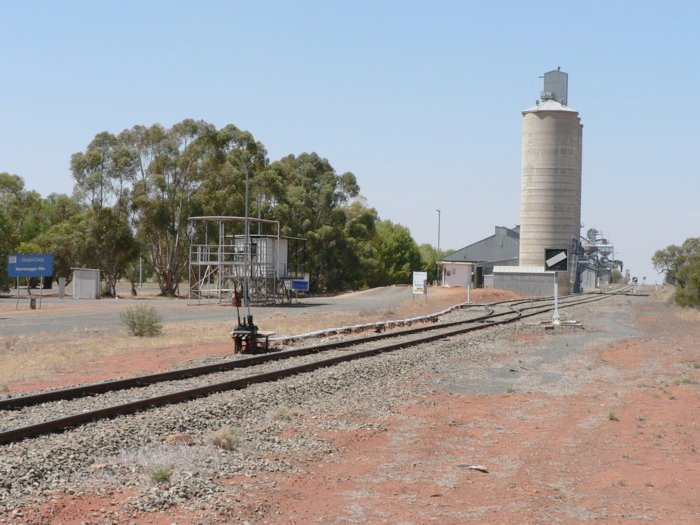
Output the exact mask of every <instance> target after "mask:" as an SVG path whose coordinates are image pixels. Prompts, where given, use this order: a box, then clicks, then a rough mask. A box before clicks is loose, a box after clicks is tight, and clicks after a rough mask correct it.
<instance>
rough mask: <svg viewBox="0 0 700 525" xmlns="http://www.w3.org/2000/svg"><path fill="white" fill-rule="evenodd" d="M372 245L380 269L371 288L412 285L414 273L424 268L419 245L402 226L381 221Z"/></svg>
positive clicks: (371, 283)
mask: <svg viewBox="0 0 700 525" xmlns="http://www.w3.org/2000/svg"><path fill="white" fill-rule="evenodd" d="M372 245H373V247H374V249H375V253H376V257H377V261H378V268H377V272H376V273H375V274H374V276H373V279H372V280H371V281H370V283H369V284H370V286H386V285H389V284H407V283H410V282H411V278H412V275H413V271H414V270H418V269H420V268H421V266H422V262H421V254H420V250H419V248H418V245H417V244H416V242H415V241H414V240H413V237H411V232H410V231H409V230H408V228H406V227H405V226H402V225H401V224H394V223H393V222H391V221H389V220H383V221H379V222H378V223H377V235H376V236H375V237H374V238H373V240H372Z"/></svg>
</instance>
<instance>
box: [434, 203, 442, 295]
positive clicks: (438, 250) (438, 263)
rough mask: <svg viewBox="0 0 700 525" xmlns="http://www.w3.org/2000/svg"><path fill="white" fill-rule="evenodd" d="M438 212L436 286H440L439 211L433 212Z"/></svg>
mask: <svg viewBox="0 0 700 525" xmlns="http://www.w3.org/2000/svg"><path fill="white" fill-rule="evenodd" d="M435 211H437V212H438V245H437V272H438V276H437V277H438V284H442V274H441V272H440V214H441V212H440V210H435Z"/></svg>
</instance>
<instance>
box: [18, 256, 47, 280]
mask: <svg viewBox="0 0 700 525" xmlns="http://www.w3.org/2000/svg"><path fill="white" fill-rule="evenodd" d="M7 275H8V276H9V277H49V276H51V275H53V255H52V254H50V253H23V254H17V255H8V256H7Z"/></svg>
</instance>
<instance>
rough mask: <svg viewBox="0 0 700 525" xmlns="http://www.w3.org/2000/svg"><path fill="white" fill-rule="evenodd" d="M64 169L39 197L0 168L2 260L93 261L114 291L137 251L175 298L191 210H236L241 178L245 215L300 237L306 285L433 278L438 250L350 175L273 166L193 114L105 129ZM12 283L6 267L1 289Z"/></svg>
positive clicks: (301, 162) (240, 210) (300, 162)
mask: <svg viewBox="0 0 700 525" xmlns="http://www.w3.org/2000/svg"><path fill="white" fill-rule="evenodd" d="M70 168H71V172H72V175H73V179H74V182H75V185H74V188H73V193H72V195H64V194H51V195H49V196H48V197H45V198H43V197H42V196H41V195H40V194H39V193H38V192H36V191H34V190H29V189H27V188H25V184H24V180H23V179H22V178H21V177H20V176H18V175H12V174H9V173H0V255H2V256H3V260H4V261H6V260H7V259H6V255H7V254H10V253H52V254H53V255H54V278H58V277H66V278H70V276H71V275H70V273H71V272H70V269H71V268H72V267H91V268H100V269H101V270H102V273H103V276H104V279H105V287H106V289H107V291H108V292H109V293H112V294H114V293H115V286H116V283H117V281H118V280H119V279H121V278H124V277H126V278H129V279H130V280H131V281H132V282H134V279H135V277H134V275H137V274H135V272H136V271H137V267H138V263H139V259H140V258H141V259H142V260H143V261H144V262H145V263H146V264H147V267H148V268H150V270H151V272H152V275H153V278H154V279H155V281H156V282H157V283H158V285H159V287H160V291H161V293H162V294H163V295H166V296H175V295H178V293H179V291H180V290H179V288H178V287H179V283H180V282H182V281H183V280H184V279H186V276H187V264H188V260H187V251H188V243H189V238H188V236H187V219H188V217H190V216H199V215H234V216H242V215H243V214H244V206H245V202H244V195H245V192H244V189H245V179H246V175H247V176H248V178H249V188H250V192H249V215H250V216H252V217H261V218H264V219H271V220H277V221H279V222H280V226H281V234H282V235H286V236H296V237H303V238H305V239H307V247H306V268H307V271H308V272H309V273H310V275H311V287H312V290H314V291H318V292H338V291H342V290H348V289H360V288H364V287H374V286H383V285H390V284H399V283H409V282H410V280H411V275H412V272H413V271H414V270H426V271H428V272H429V279H431V280H434V279H435V278H436V261H437V259H438V255H439V254H438V253H437V251H436V250H435V249H434V248H433V247H432V246H430V245H428V244H424V245H421V246H418V245H417V243H416V242H415V241H414V240H413V238H412V237H411V234H410V232H409V230H408V229H407V228H406V227H404V226H402V225H399V224H394V223H393V222H391V221H390V220H382V219H380V217H379V215H378V213H377V211H376V210H375V209H373V208H370V207H368V206H367V204H366V202H365V201H364V199H363V198H362V197H361V195H360V187H359V185H358V183H357V180H356V178H355V176H354V175H353V174H352V173H349V172H348V173H340V174H339V173H337V172H336V170H335V169H334V168H333V166H332V165H331V164H330V162H329V161H328V160H327V159H325V158H322V157H320V156H319V155H318V154H316V153H302V154H300V155H288V156H286V157H284V158H281V159H279V160H276V161H273V162H271V161H270V160H269V159H268V156H267V151H266V149H265V146H264V145H263V144H262V143H261V142H259V141H257V140H255V138H254V137H253V135H252V134H251V133H250V132H248V131H244V130H241V129H239V128H237V127H236V126H234V125H227V126H224V127H223V128H220V129H217V128H216V127H215V126H214V125H212V124H210V123H207V122H204V121H201V120H199V121H196V120H191V119H188V120H184V121H182V122H179V123H177V124H175V125H173V126H172V127H170V128H166V127H164V126H161V125H160V124H154V125H152V126H150V127H145V126H142V125H136V126H134V127H132V128H131V129H125V130H123V131H122V132H121V133H118V134H113V133H110V132H107V131H103V132H101V133H98V134H97V135H95V137H94V139H93V140H92V141H91V142H90V144H88V145H87V147H86V148H85V150H84V151H80V152H77V153H75V154H73V155H72V156H71V159H70ZM442 253H443V254H444V253H447V252H446V251H445V252H442ZM8 286H9V281H8V277H7V266H6V264H3V268H2V270H0V289H4V290H7V289H8Z"/></svg>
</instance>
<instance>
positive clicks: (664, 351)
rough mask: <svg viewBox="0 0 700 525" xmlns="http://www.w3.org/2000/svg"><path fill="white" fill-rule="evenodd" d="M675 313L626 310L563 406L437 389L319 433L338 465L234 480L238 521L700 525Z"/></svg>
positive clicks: (688, 332) (693, 357) (690, 377)
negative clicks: (629, 314)
mask: <svg viewBox="0 0 700 525" xmlns="http://www.w3.org/2000/svg"><path fill="white" fill-rule="evenodd" d="M677 314H678V309H676V308H674V307H671V306H668V305H667V304H664V303H662V302H661V301H658V300H654V299H651V298H650V299H649V300H648V301H647V302H645V303H641V305H640V306H637V307H636V309H635V318H634V321H633V325H634V328H635V329H637V330H640V331H641V332H642V335H641V336H639V337H635V338H632V339H624V340H616V341H615V342H614V343H612V344H606V345H599V346H592V347H589V348H586V349H585V350H583V352H584V353H585V354H586V355H587V356H588V357H590V360H589V362H593V363H594V364H593V365H592V371H593V373H595V372H596V371H598V369H599V368H606V369H607V368H609V367H612V368H613V369H614V371H615V374H613V375H612V376H610V379H606V377H607V376H605V375H598V376H596V377H598V378H599V379H597V380H591V381H588V382H584V383H583V384H582V386H580V387H578V388H577V389H576V390H575V392H574V393H573V394H567V395H552V394H546V393H514V394H455V393H450V392H447V391H444V390H437V391H436V392H435V393H434V394H430V395H428V396H422V397H419V396H416V398H414V399H411V400H407V402H406V403H405V404H404V405H402V406H401V407H399V408H398V411H399V412H400V414H401V416H400V417H394V418H390V419H387V420H382V421H381V424H382V425H383V426H384V428H385V429H386V430H383V431H348V432H340V433H329V434H328V436H327V439H331V440H333V441H334V443H335V445H336V446H337V447H338V448H339V453H338V454H336V455H335V456H334V457H333V458H331V459H329V460H326V461H317V462H308V463H305V464H304V465H303V467H304V469H305V471H306V472H305V473H304V474H303V475H292V476H290V475H284V476H275V475H261V476H259V477H258V478H256V479H255V480H251V479H248V480H247V481H246V482H245V485H244V484H243V483H242V482H240V481H237V480H232V481H231V485H230V486H231V490H233V491H235V493H236V494H237V496H240V497H241V499H242V501H241V503H240V509H239V510H240V511H241V512H243V515H244V516H246V517H247V519H248V521H250V522H251V523H295V524H301V523H347V522H350V523H441V524H442V523H455V524H457V523H464V522H476V523H548V522H554V521H558V522H564V523H570V522H592V521H599V522H604V523H636V522H645V523H646V522H652V523H700V489H699V487H700V471H699V470H698V466H699V465H698V454H697V449H696V447H697V440H698V437H699V434H698V421H697V420H698V413H699V412H698V408H700V395H699V391H698V386H697V381H698V380H699V379H700V370H698V364H699V363H700V322H698V320H697V319H698V318H697V317H694V318H692V317H691V319H694V320H688V319H682V318H681V317H680V316H678V315H677ZM527 337H528V339H529V340H531V341H532V340H533V339H534V340H536V339H537V338H536V337H535V338H533V336H532V334H531V333H530V334H527ZM533 342H534V341H533ZM502 359H503V360H504V362H506V361H507V359H508V356H503V357H502ZM591 360H592V361H591ZM496 365H497V363H496ZM589 371H590V370H589ZM580 372H583V370H581V371H580ZM572 373H576V371H575V370H574V371H572ZM601 377H602V378H601ZM673 378H676V380H675V381H674V380H673ZM469 464H480V465H483V466H485V467H486V468H487V469H488V473H483V472H480V471H477V470H471V469H469V468H467V467H466V465H469ZM273 483H274V485H273ZM114 499H115V501H123V500H124V499H125V495H124V494H117V495H115V496H114ZM108 504H109V503H108V502H106V501H104V500H96V499H95V498H72V497H66V498H64V499H61V500H59V502H55V503H53V504H52V506H51V509H52V510H51V512H50V513H48V508H47V507H45V508H44V509H43V510H42V511H40V512H41V513H40V515H41V516H45V517H46V518H48V519H49V520H50V522H52V523H66V524H73V523H75V524H77V523H80V521H83V520H84V519H85V518H84V517H86V516H87V517H90V516H93V512H98V511H99V509H100V508H104V507H105V505H108ZM256 509H257V510H258V511H259V512H255V510H256ZM45 512H46V514H44V513H45ZM34 515H35V516H37V514H34ZM97 522H98V523H99V522H100V521H97ZM127 522H129V521H127ZM130 522H132V523H139V524H140V523H156V524H167V523H172V522H177V523H178V525H184V524H190V523H192V524H194V523H200V522H201V523H214V522H216V519H215V518H213V517H212V516H211V515H209V516H192V515H183V514H182V513H178V512H177V510H175V511H173V512H172V513H169V514H168V515H164V514H152V515H139V516H135V517H133V518H131V519H130ZM222 522H226V521H222Z"/></svg>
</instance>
